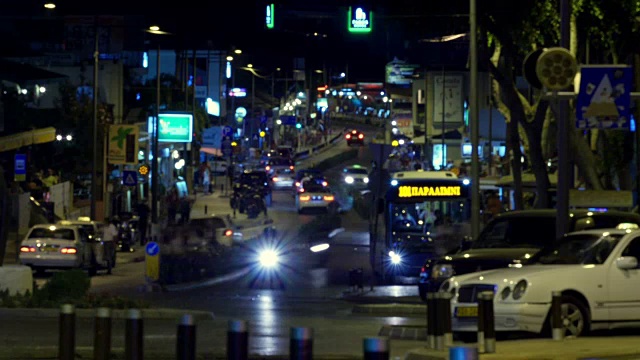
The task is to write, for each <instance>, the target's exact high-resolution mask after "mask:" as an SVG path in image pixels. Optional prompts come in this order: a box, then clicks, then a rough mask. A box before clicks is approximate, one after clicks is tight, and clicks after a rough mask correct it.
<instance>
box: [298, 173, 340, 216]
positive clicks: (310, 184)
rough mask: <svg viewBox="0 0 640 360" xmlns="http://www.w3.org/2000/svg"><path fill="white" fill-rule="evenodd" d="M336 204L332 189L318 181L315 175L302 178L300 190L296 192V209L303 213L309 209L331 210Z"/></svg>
mask: <svg viewBox="0 0 640 360" xmlns="http://www.w3.org/2000/svg"><path fill="white" fill-rule="evenodd" d="M333 205H335V196H334V195H333V193H332V192H331V189H330V188H329V187H328V186H326V185H324V184H323V183H318V180H317V179H316V178H315V177H308V178H305V179H303V180H302V184H301V187H300V191H299V192H298V193H297V194H296V209H297V210H298V214H302V213H303V212H304V211H306V210H309V209H320V210H325V211H326V212H329V210H330V209H331V206H333Z"/></svg>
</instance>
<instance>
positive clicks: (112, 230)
mask: <svg viewBox="0 0 640 360" xmlns="http://www.w3.org/2000/svg"><path fill="white" fill-rule="evenodd" d="M117 238H118V227H117V226H116V219H114V218H111V219H107V226H105V227H104V230H103V231H102V240H103V241H105V242H106V241H116V239H117Z"/></svg>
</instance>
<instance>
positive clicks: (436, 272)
mask: <svg viewBox="0 0 640 360" xmlns="http://www.w3.org/2000/svg"><path fill="white" fill-rule="evenodd" d="M452 276H453V266H451V265H448V264H445V265H435V266H434V267H433V269H432V270H431V277H432V278H434V279H448V278H450V277H452Z"/></svg>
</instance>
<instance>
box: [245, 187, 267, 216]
mask: <svg viewBox="0 0 640 360" xmlns="http://www.w3.org/2000/svg"><path fill="white" fill-rule="evenodd" d="M244 203H245V206H246V208H245V209H246V211H247V216H248V217H249V219H255V218H257V217H258V215H260V213H261V212H263V211H264V214H265V215H267V206H266V204H265V202H264V199H263V197H262V193H261V192H259V191H251V192H249V193H248V194H246V195H245V199H244Z"/></svg>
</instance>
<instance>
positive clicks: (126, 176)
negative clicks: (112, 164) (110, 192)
mask: <svg viewBox="0 0 640 360" xmlns="http://www.w3.org/2000/svg"><path fill="white" fill-rule="evenodd" d="M122 184H123V185H125V186H136V185H137V184H138V174H137V173H136V172H135V171H126V170H125V171H123V172H122Z"/></svg>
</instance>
